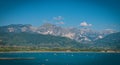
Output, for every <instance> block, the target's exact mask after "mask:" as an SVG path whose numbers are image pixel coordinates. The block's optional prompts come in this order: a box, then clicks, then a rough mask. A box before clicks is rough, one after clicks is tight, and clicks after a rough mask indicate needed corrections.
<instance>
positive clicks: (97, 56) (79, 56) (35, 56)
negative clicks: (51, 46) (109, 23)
mask: <svg viewBox="0 0 120 65" xmlns="http://www.w3.org/2000/svg"><path fill="white" fill-rule="evenodd" d="M0 65H120V53H95V52H70V53H68V52H18V53H16V52H13V53H0Z"/></svg>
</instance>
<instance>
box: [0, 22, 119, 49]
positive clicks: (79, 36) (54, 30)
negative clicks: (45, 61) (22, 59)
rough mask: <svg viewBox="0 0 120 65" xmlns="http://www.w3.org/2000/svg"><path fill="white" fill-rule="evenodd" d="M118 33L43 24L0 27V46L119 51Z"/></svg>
mask: <svg viewBox="0 0 120 65" xmlns="http://www.w3.org/2000/svg"><path fill="white" fill-rule="evenodd" d="M119 37H120V32H116V31H114V30H110V29H109V30H104V31H95V30H92V29H90V28H85V27H81V28H74V27H61V26H57V25H54V24H51V23H45V24H43V25H41V26H39V27H34V26H32V25H30V24H25V25H23V24H11V25H6V26H0V43H1V44H0V45H3V46H4V45H5V46H7V45H18V46H24V45H26V46H37V47H49V48H53V47H66V48H87V49H88V48H101V49H120V38H119Z"/></svg>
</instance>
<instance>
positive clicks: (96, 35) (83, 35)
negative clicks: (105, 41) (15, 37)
mask: <svg viewBox="0 0 120 65" xmlns="http://www.w3.org/2000/svg"><path fill="white" fill-rule="evenodd" d="M0 32H14V33H20V32H29V33H37V34H44V35H46V34H50V35H55V36H62V37H68V38H70V39H74V40H77V41H79V42H92V41H95V40H98V39H101V38H104V37H105V36H106V35H108V34H111V33H115V32H116V31H113V30H104V31H101V32H98V31H95V30H92V29H89V28H65V27H60V26H57V25H54V24H50V23H45V24H43V25H41V26H40V27H34V26H32V25H30V24H25V25H23V24H11V25H7V26H1V27H0Z"/></svg>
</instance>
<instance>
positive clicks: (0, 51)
mask: <svg viewBox="0 0 120 65" xmlns="http://www.w3.org/2000/svg"><path fill="white" fill-rule="evenodd" d="M48 52H49V53H120V51H118V52H116V51H112V52H101V51H69V52H67V51H0V53H48Z"/></svg>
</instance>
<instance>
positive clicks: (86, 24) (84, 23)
mask: <svg viewBox="0 0 120 65" xmlns="http://www.w3.org/2000/svg"><path fill="white" fill-rule="evenodd" d="M80 26H84V27H86V26H92V24H88V23H87V22H85V21H84V22H82V23H80Z"/></svg>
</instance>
